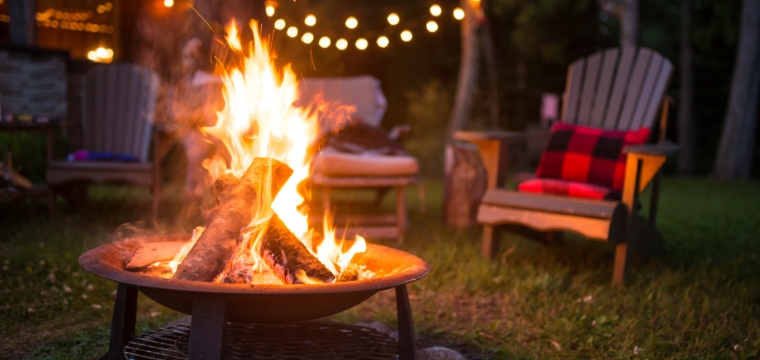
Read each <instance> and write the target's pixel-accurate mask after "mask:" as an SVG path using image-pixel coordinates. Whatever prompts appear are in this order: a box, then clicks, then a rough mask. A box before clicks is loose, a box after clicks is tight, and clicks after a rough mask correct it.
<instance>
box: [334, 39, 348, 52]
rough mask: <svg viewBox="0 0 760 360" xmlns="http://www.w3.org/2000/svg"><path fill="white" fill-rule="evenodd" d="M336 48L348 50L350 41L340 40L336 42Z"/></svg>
mask: <svg viewBox="0 0 760 360" xmlns="http://www.w3.org/2000/svg"><path fill="white" fill-rule="evenodd" d="M335 47H336V48H338V50H346V48H347V47H348V41H346V39H338V41H336V42H335Z"/></svg>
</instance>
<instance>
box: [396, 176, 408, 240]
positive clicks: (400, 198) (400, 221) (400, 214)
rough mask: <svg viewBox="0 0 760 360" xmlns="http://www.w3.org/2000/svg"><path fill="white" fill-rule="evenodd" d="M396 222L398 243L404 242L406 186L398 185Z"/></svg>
mask: <svg viewBox="0 0 760 360" xmlns="http://www.w3.org/2000/svg"><path fill="white" fill-rule="evenodd" d="M396 216H397V219H396V222H397V225H398V240H397V244H398V245H401V244H402V243H404V232H405V230H406V196H405V195H404V187H403V186H398V187H396Z"/></svg>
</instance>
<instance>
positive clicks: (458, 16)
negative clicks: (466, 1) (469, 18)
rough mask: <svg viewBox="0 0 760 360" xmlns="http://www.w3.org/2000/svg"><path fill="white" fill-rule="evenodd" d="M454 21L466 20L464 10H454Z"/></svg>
mask: <svg viewBox="0 0 760 360" xmlns="http://www.w3.org/2000/svg"><path fill="white" fill-rule="evenodd" d="M454 19H457V20H462V19H464V10H462V8H459V7H458V8H456V9H454Z"/></svg>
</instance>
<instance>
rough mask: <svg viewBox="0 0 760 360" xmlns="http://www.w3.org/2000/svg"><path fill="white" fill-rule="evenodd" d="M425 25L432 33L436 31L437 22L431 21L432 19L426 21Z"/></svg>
mask: <svg viewBox="0 0 760 360" xmlns="http://www.w3.org/2000/svg"><path fill="white" fill-rule="evenodd" d="M425 27H426V28H427V30H428V31H430V32H431V33H434V32H436V31H438V24H437V23H436V22H435V21H433V20H430V21H428V22H427V25H425Z"/></svg>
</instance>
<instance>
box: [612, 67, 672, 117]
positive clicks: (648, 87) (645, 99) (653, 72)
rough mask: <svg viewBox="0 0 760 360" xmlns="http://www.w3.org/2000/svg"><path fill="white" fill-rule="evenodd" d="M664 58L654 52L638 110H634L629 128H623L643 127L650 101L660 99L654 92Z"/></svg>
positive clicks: (642, 87)
mask: <svg viewBox="0 0 760 360" xmlns="http://www.w3.org/2000/svg"><path fill="white" fill-rule="evenodd" d="M662 60H663V57H662V56H660V54H657V53H654V54H652V60H651V61H650V62H649V70H648V71H647V75H646V78H645V80H644V84H643V85H642V86H641V92H640V95H639V103H638V106H636V110H635V111H634V112H633V118H632V119H631V124H630V125H629V128H628V129H621V130H629V129H639V128H641V124H643V123H644V115H645V114H646V112H647V109H648V108H649V105H650V103H651V102H652V101H655V102H659V100H660V99H655V98H654V94H653V93H652V92H653V91H654V87H655V84H656V83H657V79H658V77H659V75H660V71H661V70H662Z"/></svg>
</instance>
